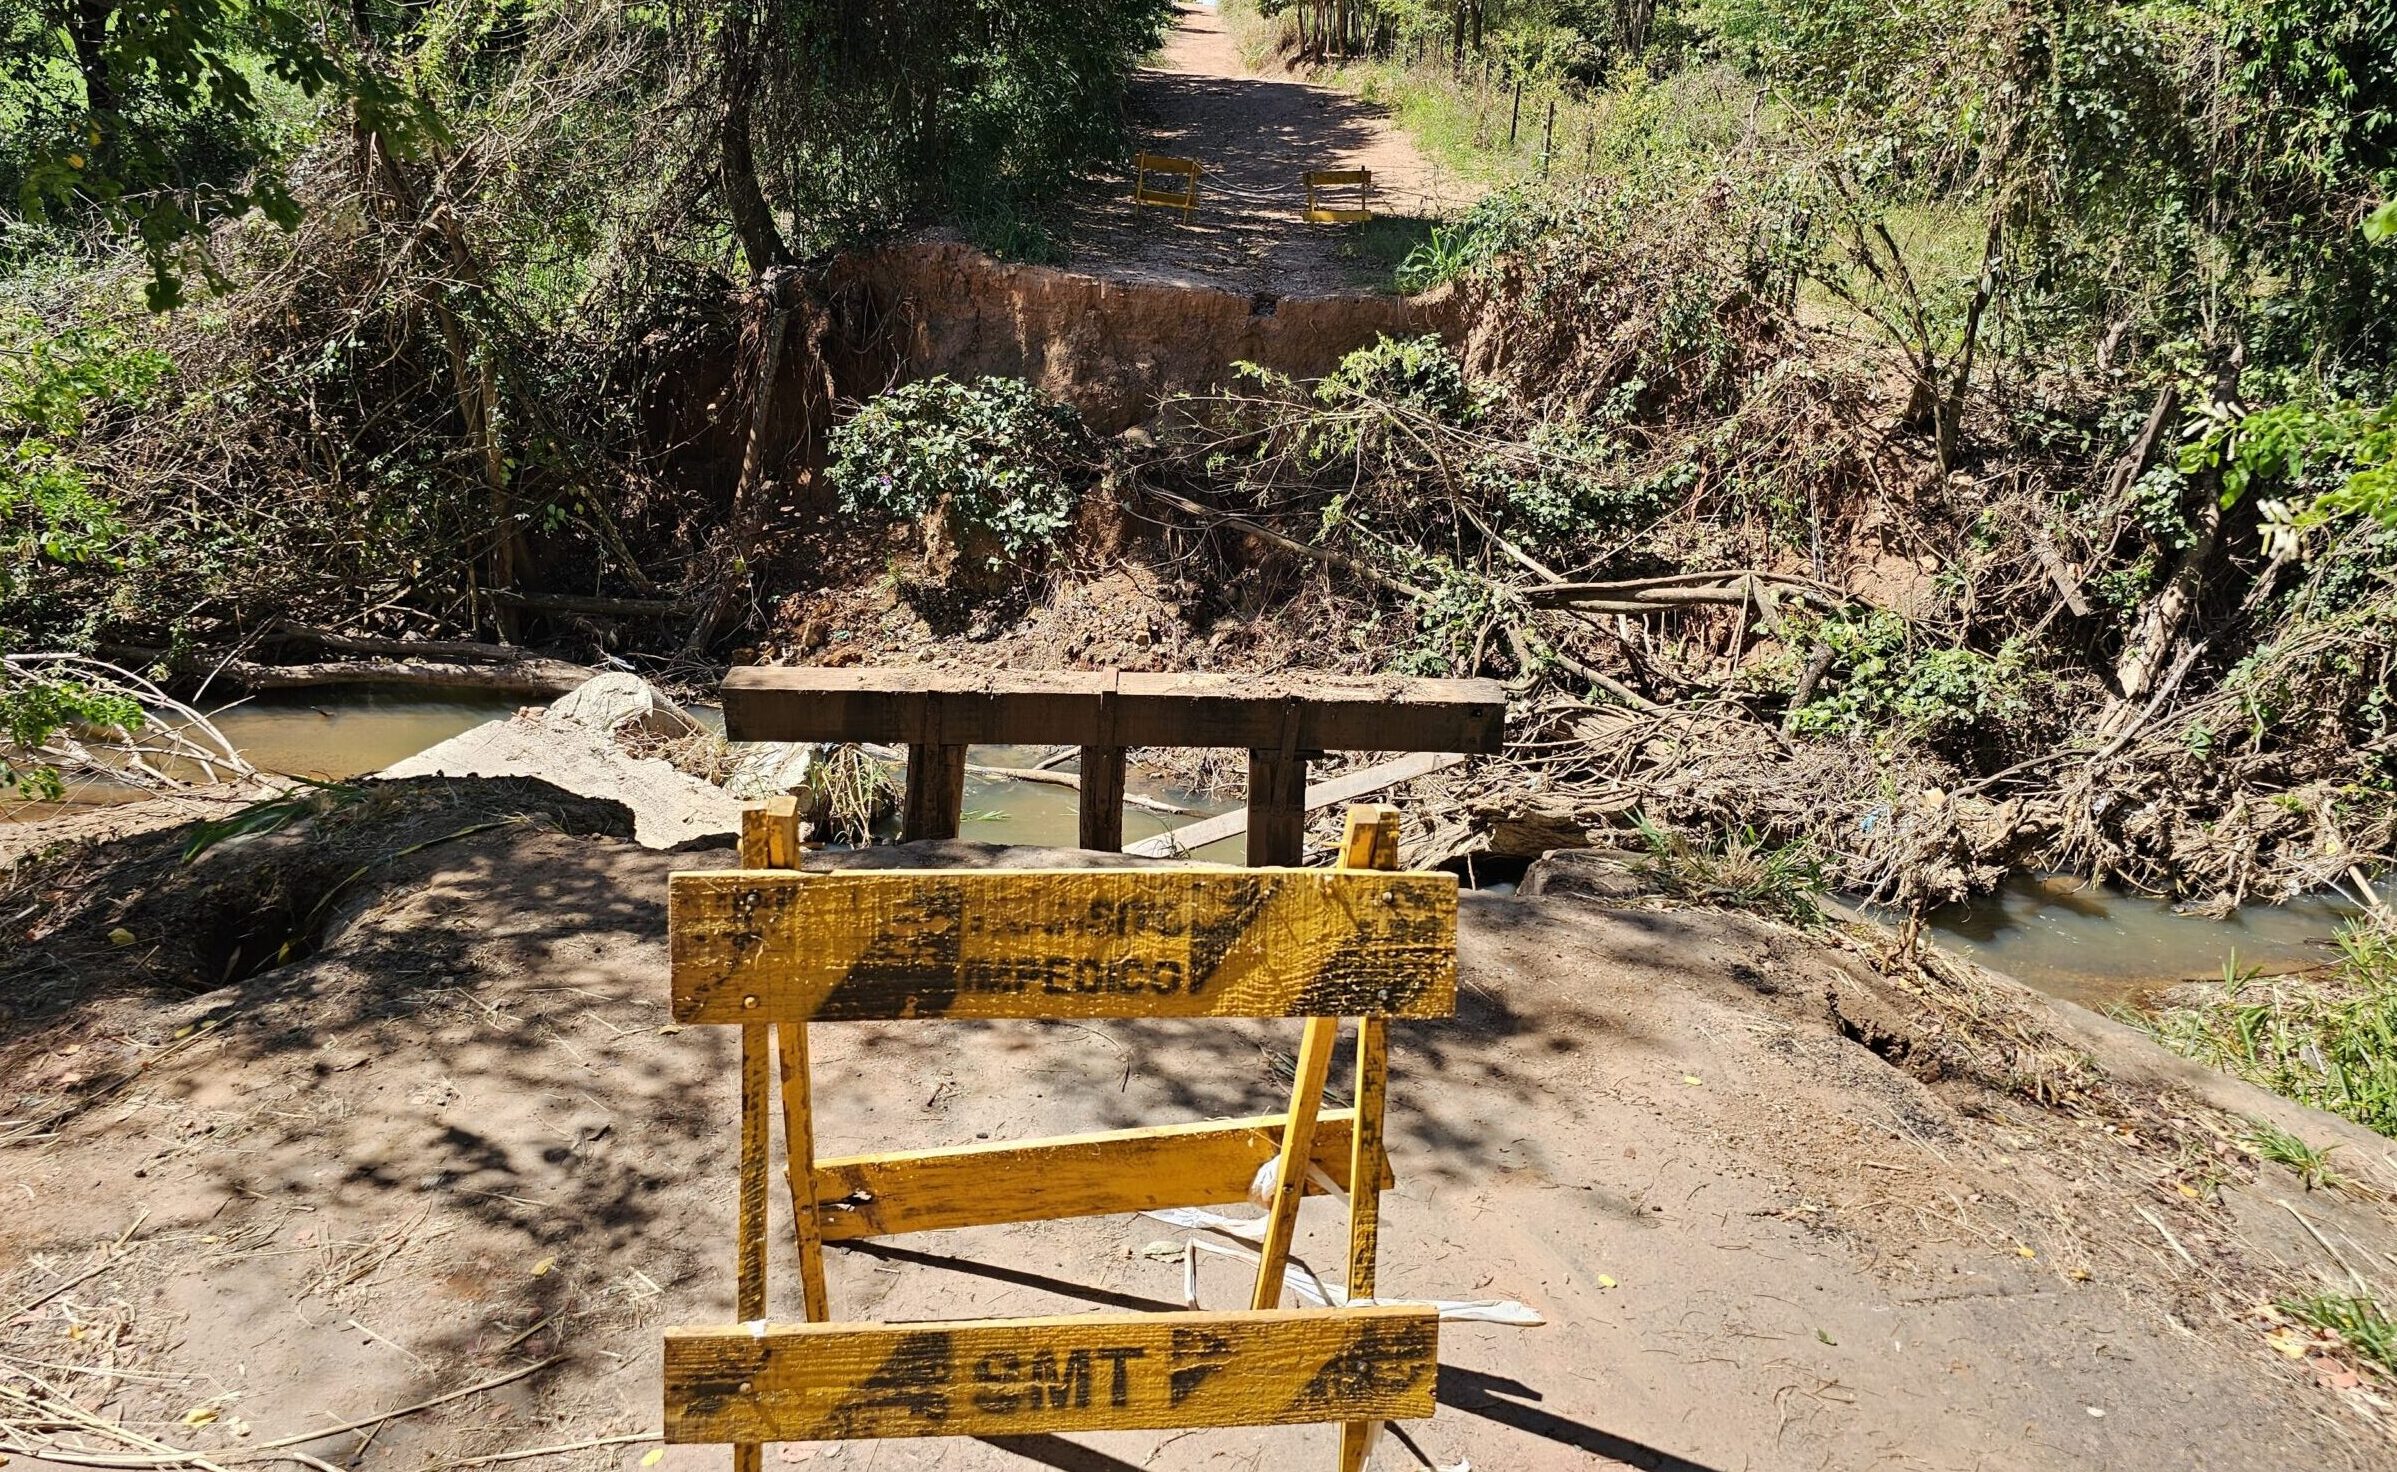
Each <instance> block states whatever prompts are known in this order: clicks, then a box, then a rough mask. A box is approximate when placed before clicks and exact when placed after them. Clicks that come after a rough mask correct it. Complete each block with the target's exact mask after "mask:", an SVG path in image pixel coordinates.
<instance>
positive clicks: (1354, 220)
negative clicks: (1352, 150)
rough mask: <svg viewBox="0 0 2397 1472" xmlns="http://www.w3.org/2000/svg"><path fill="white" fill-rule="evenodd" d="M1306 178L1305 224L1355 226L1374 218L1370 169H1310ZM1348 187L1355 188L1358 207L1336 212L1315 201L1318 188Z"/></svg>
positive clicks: (1330, 207) (1371, 172) (1371, 171)
mask: <svg viewBox="0 0 2397 1472" xmlns="http://www.w3.org/2000/svg"><path fill="white" fill-rule="evenodd" d="M1305 178H1306V184H1307V223H1308V224H1311V225H1357V224H1362V223H1363V222H1365V221H1367V220H1370V219H1372V218H1373V170H1371V169H1309V170H1307V172H1306V176H1305ZM1351 184H1353V185H1355V186H1356V188H1357V207H1356V208H1355V209H1353V210H1344V209H1335V208H1333V207H1332V206H1330V205H1327V204H1321V203H1318V202H1317V200H1316V196H1315V191H1316V190H1318V189H1326V190H1328V189H1339V188H1344V187H1346V186H1348V185H1351Z"/></svg>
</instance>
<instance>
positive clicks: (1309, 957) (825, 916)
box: [670, 869, 1456, 1022]
mask: <svg viewBox="0 0 2397 1472" xmlns="http://www.w3.org/2000/svg"><path fill="white" fill-rule="evenodd" d="M671 906H672V915H671V926H670V933H671V936H672V956H673V994H674V1015H675V1018H676V1020H678V1021H682V1022H760V1021H778V1020H810V1021H850V1020H870V1019H890V1018H907V1017H923V1018H930V1017H948V1018H991V1017H1143V1016H1153V1017H1206V1016H1214V1017H1293V1016H1297V1017H1327V1016H1329V1017H1336V1016H1394V1017H1437V1016H1446V1015H1448V1014H1449V1013H1450V1012H1451V1011H1452V1010H1453V1009H1454V1006H1455V995H1456V881H1455V879H1454V877H1453V876H1450V875H1446V874H1393V873H1378V872H1340V871H1329V872H1327V871H1316V870H1299V869H1269V870H1240V871H1206V870H1192V869H1149V870H1139V869H1131V870H1125V869H1116V870H1087V869H1079V870H1064V871H1040V870H1003V871H995V872H994V871H958V870H941V871H911V870H884V871H879V872H877V871H862V872H849V873H832V874H815V873H804V874H800V873H794V874H778V873H757V872H731V873H693V874H677V875H675V876H674V878H673V881H672V888H671Z"/></svg>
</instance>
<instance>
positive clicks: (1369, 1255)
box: [1340, 814, 1397, 1472]
mask: <svg viewBox="0 0 2397 1472" xmlns="http://www.w3.org/2000/svg"><path fill="white" fill-rule="evenodd" d="M1393 816H1395V814H1394V815H1393ZM1396 829H1397V825H1396V824H1395V823H1393V824H1392V825H1391V830H1392V838H1393V841H1394V842H1395V839H1396ZM1393 861H1394V862H1395V856H1393ZM1389 1091H1390V1024H1388V1023H1387V1022H1384V1021H1383V1020H1382V1019H1380V1018H1379V1017H1366V1018H1362V1019H1360V1020H1359V1021H1358V1023H1357V1089H1356V1095H1355V1097H1356V1101H1357V1107H1356V1109H1355V1111H1354V1113H1355V1115H1356V1121H1357V1123H1356V1129H1355V1131H1354V1133H1353V1135H1352V1137H1351V1149H1352V1150H1353V1152H1354V1153H1353V1155H1352V1157H1351V1158H1352V1160H1365V1161H1373V1160H1381V1159H1383V1158H1384V1157H1383V1154H1382V1118H1383V1114H1382V1111H1383V1107H1384V1105H1385V1104H1386V1103H1387V1102H1388V1098H1389ZM1349 1181H1350V1184H1349V1187H1348V1296H1349V1297H1350V1298H1352V1299H1356V1298H1371V1297H1372V1296H1373V1283H1374V1259H1375V1254H1376V1252H1377V1251H1378V1249H1379V1248H1380V1245H1381V1235H1382V1185H1383V1181H1382V1174H1381V1172H1380V1171H1378V1170H1368V1171H1367V1172H1366V1173H1365V1174H1363V1175H1361V1176H1360V1175H1358V1174H1356V1173H1355V1169H1354V1167H1353V1166H1352V1167H1351V1170H1350V1176H1349ZM1381 1429H1382V1426H1381V1422H1379V1421H1349V1422H1345V1423H1343V1424H1342V1425H1341V1427H1340V1472H1364V1467H1365V1463H1366V1462H1367V1461H1368V1460H1369V1459H1370V1458H1371V1457H1372V1456H1373V1443H1374V1441H1375V1439H1376V1438H1377V1437H1378V1436H1379V1435H1380V1434H1381Z"/></svg>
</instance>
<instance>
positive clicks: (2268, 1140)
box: [2239, 1119, 2347, 1191]
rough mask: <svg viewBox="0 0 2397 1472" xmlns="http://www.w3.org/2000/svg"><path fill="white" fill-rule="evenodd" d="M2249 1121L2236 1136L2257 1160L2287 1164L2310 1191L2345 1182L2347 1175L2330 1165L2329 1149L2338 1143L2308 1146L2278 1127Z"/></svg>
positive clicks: (2335, 1147) (2332, 1149) (2338, 1185)
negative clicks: (2247, 1126) (2244, 1128)
mask: <svg viewBox="0 0 2397 1472" xmlns="http://www.w3.org/2000/svg"><path fill="white" fill-rule="evenodd" d="M2250 1124H2251V1127H2250V1128H2249V1130H2248V1131H2247V1133H2246V1134H2244V1135H2241V1136H2240V1137H2239V1143H2240V1144H2242V1145H2245V1146H2246V1147H2247V1148H2248V1150H2249V1151H2250V1152H2251V1153H2253V1154H2254V1156H2255V1157H2256V1158H2257V1159H2258V1160H2268V1161H2270V1162H2272V1163H2273V1164H2274V1165H2279V1166H2286V1167H2287V1168H2288V1169H2289V1170H2291V1171H2293V1172H2295V1173H2296V1176H2297V1179H2298V1180H2299V1181H2300V1182H2301V1183H2303V1184H2304V1186H2305V1188H2306V1189H2307V1190H2309V1191H2311V1190H2313V1189H2314V1188H2315V1187H2317V1186H2327V1187H2331V1188H2333V1189H2336V1188H2338V1187H2340V1186H2344V1185H2346V1184H2347V1178H2346V1177H2345V1176H2343V1175H2340V1174H2339V1173H2338V1172H2337V1171H2336V1170H2333V1169H2332V1168H2331V1164H2330V1156H2331V1152H2332V1151H2334V1150H2336V1149H2338V1148H2339V1147H2338V1146H2336V1145H2321V1146H2315V1145H2309V1144H2307V1143H2306V1142H2305V1141H2304V1140H2301V1139H2299V1138H2298V1137H2297V1136H2295V1135H2293V1134H2290V1133H2289V1132H2288V1131H2287V1130H2284V1129H2282V1128H2281V1127H2280V1126H2278V1125H2274V1124H2267V1123H2265V1122H2264V1121H2263V1120H2260V1119H2259V1120H2254V1121H2251V1122H2250Z"/></svg>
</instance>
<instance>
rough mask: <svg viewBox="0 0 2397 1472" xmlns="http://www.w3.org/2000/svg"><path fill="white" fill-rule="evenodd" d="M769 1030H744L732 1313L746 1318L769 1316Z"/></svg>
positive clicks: (762, 1026) (755, 1028) (760, 1026)
mask: <svg viewBox="0 0 2397 1472" xmlns="http://www.w3.org/2000/svg"><path fill="white" fill-rule="evenodd" d="M766 1033H767V1029H766V1028H765V1026H764V1025H763V1024H759V1025H755V1026H750V1027H744V1028H742V1029H741V1184H740V1197H739V1205H738V1207H737V1209H736V1216H735V1222H734V1226H733V1232H734V1250H735V1252H736V1253H737V1254H738V1258H739V1262H738V1269H737V1271H736V1273H735V1275H734V1284H735V1287H734V1308H733V1312H735V1313H737V1314H739V1315H740V1316H741V1317H742V1318H743V1319H762V1318H764V1317H765V1316H766V1144H767V1135H768V1131H769V1130H770V1129H771V1128H772V1126H771V1125H770V1124H769V1122H768V1121H769V1116H768V1115H767V1113H766V1110H767V1107H768V1105H767V1098H766V1095H767V1052H766V1047H767V1037H766Z"/></svg>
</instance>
